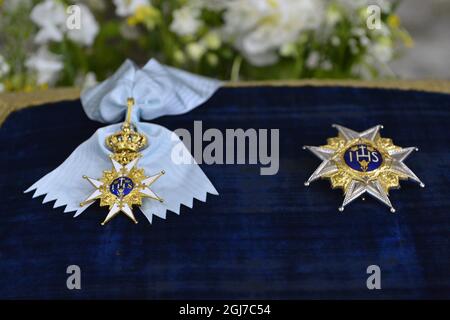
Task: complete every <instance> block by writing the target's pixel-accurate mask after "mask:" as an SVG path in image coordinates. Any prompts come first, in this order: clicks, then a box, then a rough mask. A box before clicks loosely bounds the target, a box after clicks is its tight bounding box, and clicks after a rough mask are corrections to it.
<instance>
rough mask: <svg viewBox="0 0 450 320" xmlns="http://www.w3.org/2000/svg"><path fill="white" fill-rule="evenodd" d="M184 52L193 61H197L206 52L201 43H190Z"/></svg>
mask: <svg viewBox="0 0 450 320" xmlns="http://www.w3.org/2000/svg"><path fill="white" fill-rule="evenodd" d="M186 52H187V54H188V56H189V57H190V58H191V59H192V60H194V61H198V60H200V59H201V58H202V57H203V55H204V54H205V52H206V48H205V46H204V45H203V44H201V43H195V42H193V43H190V44H188V45H187V47H186Z"/></svg>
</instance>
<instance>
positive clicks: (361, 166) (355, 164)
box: [344, 143, 383, 172]
mask: <svg viewBox="0 0 450 320" xmlns="http://www.w3.org/2000/svg"><path fill="white" fill-rule="evenodd" d="M344 161H345V163H346V164H347V166H349V167H350V168H352V169H353V170H356V171H359V172H370V171H374V170H376V169H378V168H379V167H380V166H381V164H382V163H383V156H382V155H381V153H380V151H378V150H377V149H375V148H374V147H372V146H370V145H367V144H365V143H361V144H357V145H354V146H351V147H350V148H348V149H347V150H346V151H345V153H344Z"/></svg>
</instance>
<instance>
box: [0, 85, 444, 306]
mask: <svg viewBox="0 0 450 320" xmlns="http://www.w3.org/2000/svg"><path fill="white" fill-rule="evenodd" d="M194 120H202V121H203V129H204V130H205V129H207V128H218V129H220V130H222V131H225V129H226V128H230V129H236V128H243V129H248V128H255V129H259V128H268V129H271V128H273V129H280V169H279V172H278V174H277V175H273V176H261V175H260V174H259V169H260V166H259V165H217V164H216V165H205V164H202V169H203V170H204V171H205V173H206V174H207V175H208V177H209V178H210V180H211V181H212V182H213V184H214V185H215V187H216V188H217V190H218V191H219V193H220V195H219V196H211V195H209V196H208V199H207V202H206V203H202V202H199V201H195V202H194V207H193V209H189V208H186V207H184V208H182V210H181V214H180V215H179V216H177V215H176V214H173V213H168V217H167V219H166V220H162V219H158V218H156V217H155V218H154V220H153V224H152V225H150V224H148V223H147V221H146V220H145V217H143V216H142V215H140V213H139V211H136V212H137V218H138V220H139V221H140V223H139V224H137V225H134V224H133V223H131V222H130V221H129V220H128V219H127V218H126V217H125V216H120V217H117V218H115V219H114V220H112V221H111V222H110V223H109V224H108V225H106V226H101V225H100V222H101V221H102V219H103V218H104V217H105V216H106V213H107V209H106V208H100V207H99V206H98V205H93V206H91V207H90V208H89V209H88V210H87V211H86V212H85V213H83V214H82V215H81V216H80V217H77V218H75V219H74V218H72V214H71V213H63V208H62V207H60V208H56V209H53V204H54V202H50V203H47V204H42V203H41V202H42V200H43V196H41V197H39V198H36V199H32V198H31V194H23V191H24V190H25V189H26V188H28V187H29V186H30V185H31V184H32V183H34V182H35V181H36V180H38V179H39V178H41V177H42V176H43V175H45V174H46V173H48V172H49V171H51V170H52V169H54V168H55V167H56V166H58V165H59V164H60V163H61V162H62V161H63V160H64V159H65V158H66V157H67V156H68V155H69V154H70V153H71V152H72V151H73V150H74V149H75V147H76V146H78V145H79V144H80V143H81V142H83V141H84V140H86V139H87V138H88V137H90V136H91V135H92V134H93V133H94V131H95V130H96V129H97V128H99V127H101V126H102V124H100V123H96V122H93V121H90V120H89V119H88V118H87V117H86V115H85V114H84V113H83V110H82V108H81V105H80V101H66V102H61V103H57V104H49V105H43V106H39V107H34V108H29V109H24V110H22V111H18V112H15V113H13V114H12V115H10V116H9V118H8V119H7V120H6V122H5V123H4V124H3V126H2V127H1V128H0V145H1V148H0V161H1V162H0V163H1V165H0V170H1V175H0V176H1V180H0V194H1V195H2V196H1V197H0V208H1V209H0V298H44V299H46V298H62V299H72V298H149V299H157V298H160V299H163V298H168V299H177V298H178V299H200V298H205V299H214V298H226V299H230V298H231V299H238V298H250V299H260V298H268V299H283V298H286V299H298V298H313V299H315V298H331V299H335V298H368V299H379V298H413V299H421V298H425V299H427V298H450V250H449V233H450V197H449V195H450V149H449V146H450V135H449V126H450V96H449V95H444V94H430V93H423V92H415V91H396V90H380V89H358V88H337V87H336V88H317V87H291V88H288V87H280V88H275V87H257V88H224V89H220V90H219V91H218V92H217V93H216V94H215V95H214V96H213V97H212V98H211V99H210V100H209V101H207V102H206V103H205V104H204V105H203V106H201V107H199V108H197V109H196V110H194V111H192V112H190V113H188V114H185V115H180V116H173V117H164V118H160V119H157V120H155V121H154V122H155V123H158V124H161V125H163V126H165V127H167V128H169V129H171V130H174V129H177V128H187V129H189V130H191V131H193V121H194ZM332 123H338V124H341V125H344V126H347V127H349V128H352V129H354V130H358V131H362V130H364V129H367V128H369V127H371V126H374V125H377V124H383V125H384V130H382V136H384V137H390V138H392V139H393V140H394V142H395V143H396V144H397V145H400V146H403V147H408V146H417V147H419V148H420V151H419V152H416V153H413V154H412V155H411V156H410V157H409V158H408V159H407V160H406V161H405V163H406V164H407V165H408V166H409V167H410V168H411V169H412V170H413V171H414V172H415V173H416V174H417V175H418V176H419V177H420V178H421V179H422V180H423V181H424V183H425V184H426V185H427V187H426V188H425V189H422V188H420V187H419V186H418V185H416V184H414V183H412V182H403V183H402V188H401V190H394V191H392V192H391V201H392V202H393V204H394V206H395V207H396V209H397V213H396V214H391V213H390V212H389V210H388V208H387V207H385V206H384V205H382V204H380V203H378V202H377V201H376V200H374V199H372V198H370V197H368V198H367V199H366V201H361V200H357V201H355V202H354V203H352V204H351V205H349V206H348V207H347V208H346V209H345V211H344V213H339V212H338V211H337V208H338V207H339V206H340V204H341V202H342V200H343V195H342V191H340V190H331V188H330V184H329V182H328V181H318V182H315V183H313V184H312V185H311V186H310V187H308V188H306V187H304V186H303V182H304V181H305V180H306V179H307V178H308V177H309V175H310V174H311V173H312V172H313V170H315V168H316V167H317V166H318V165H319V163H320V161H319V159H317V158H316V157H315V156H313V155H312V154H310V153H308V152H306V151H304V150H302V146H303V145H305V144H308V145H321V144H325V142H326V138H328V137H332V136H335V135H336V131H335V130H334V129H333V128H332V127H331V124H332ZM99 174H100V173H99ZM86 188H90V186H89V185H88V184H86ZM155 191H156V189H155ZM74 264H75V265H79V266H80V268H81V285H82V288H81V290H68V289H67V288H66V279H67V277H68V274H66V268H67V266H69V265H74ZM373 264H376V265H378V266H380V268H381V272H382V274H381V285H382V289H381V290H368V289H367V287H366V279H367V277H368V276H369V275H368V274H367V273H366V268H367V267H368V266H369V265H373Z"/></svg>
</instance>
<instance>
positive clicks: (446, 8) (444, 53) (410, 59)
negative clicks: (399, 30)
mask: <svg viewBox="0 0 450 320" xmlns="http://www.w3.org/2000/svg"><path fill="white" fill-rule="evenodd" d="M399 15H400V19H401V21H402V23H403V26H404V27H405V28H406V29H407V30H408V31H409V33H410V34H411V36H412V37H413V39H414V43H415V45H414V47H413V48H411V49H408V50H406V51H405V52H404V55H403V56H402V57H401V58H400V59H398V60H395V61H394V62H392V64H391V67H392V70H393V71H394V72H395V73H396V74H397V75H398V76H399V77H400V78H405V79H450V0H403V2H402V3H401V5H400V10H399Z"/></svg>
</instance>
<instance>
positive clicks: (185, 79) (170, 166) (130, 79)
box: [25, 59, 221, 223]
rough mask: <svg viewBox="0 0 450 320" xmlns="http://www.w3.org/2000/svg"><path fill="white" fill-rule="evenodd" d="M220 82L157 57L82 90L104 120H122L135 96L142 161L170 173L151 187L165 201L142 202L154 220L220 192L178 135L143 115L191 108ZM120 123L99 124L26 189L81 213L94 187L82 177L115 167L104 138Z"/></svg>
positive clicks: (88, 108) (150, 169)
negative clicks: (144, 142) (179, 157)
mask: <svg viewBox="0 0 450 320" xmlns="http://www.w3.org/2000/svg"><path fill="white" fill-rule="evenodd" d="M220 85H221V82H219V81H217V80H213V79H209V78H205V77H201V76H197V75H193V74H190V73H188V72H185V71H182V70H178V69H175V68H171V67H168V66H165V65H162V64H160V63H158V62H157V61H156V60H154V59H152V60H150V61H149V62H148V63H147V64H146V65H145V66H144V67H143V68H138V67H137V66H136V65H135V64H134V63H133V62H131V61H129V60H127V61H125V62H124V63H123V64H122V66H121V67H120V68H119V69H118V70H117V71H116V72H115V73H114V75H112V76H111V77H110V78H108V79H106V80H105V81H103V82H102V83H100V84H98V85H96V86H95V87H93V88H91V89H88V90H87V91H86V92H84V93H83V94H82V96H81V102H82V105H83V108H84V110H85V112H86V114H87V116H88V117H89V118H90V119H92V120H97V121H100V122H104V123H112V122H118V121H122V120H123V119H124V117H125V113H126V108H127V107H126V101H127V99H128V98H130V97H132V98H134V99H135V107H134V108H133V113H132V122H133V123H134V124H135V125H136V127H137V129H138V131H139V132H141V133H143V134H145V135H146V136H147V138H148V140H149V146H148V147H147V148H146V149H144V150H143V151H142V152H141V153H142V158H141V159H140V160H139V163H138V166H139V167H140V168H143V169H144V170H145V172H146V174H147V175H151V174H155V173H157V172H159V171H161V170H164V171H165V172H166V174H165V175H164V176H163V177H161V178H160V179H159V180H158V181H157V182H155V184H154V186H152V190H154V191H155V192H156V193H157V194H158V195H159V196H160V197H162V198H163V199H164V202H163V203H160V202H158V201H154V200H151V199H144V200H143V204H142V206H141V207H140V210H141V211H142V212H143V213H144V215H145V216H146V217H147V219H148V221H149V222H150V223H151V222H152V217H153V215H155V216H158V217H160V218H165V217H166V212H167V210H169V211H172V212H175V213H176V214H179V213H180V206H181V204H183V205H185V206H188V207H190V208H192V206H193V200H194V198H195V199H198V200H201V201H206V196H207V194H208V193H211V194H215V195H217V194H218V193H217V191H216V189H215V188H214V186H213V184H212V183H211V182H210V181H209V179H208V178H207V176H206V175H205V174H204V172H203V171H202V170H201V168H200V167H199V166H198V165H197V164H196V163H195V161H194V159H193V158H192V156H191V155H190V153H189V151H188V150H187V149H186V148H185V147H184V145H183V143H182V142H181V140H180V139H179V138H178V136H176V135H175V134H174V133H173V132H171V131H170V130H168V129H166V128H164V127H161V126H159V125H156V124H150V123H144V122H141V121H140V120H141V119H144V120H152V119H155V118H157V117H160V116H163V115H176V114H182V113H186V112H188V111H190V110H192V109H194V108H195V107H197V106H199V105H200V104H202V103H203V102H205V101H206V100H208V99H209V98H210V97H211V96H212V95H213V94H214V92H215V91H216V90H217V89H218V88H219V87H220ZM120 126H121V124H114V125H109V126H106V127H103V128H100V129H98V130H97V131H96V133H95V134H94V135H93V136H92V137H91V138H89V139H88V140H87V141H85V142H83V143H82V144H81V145H80V146H78V147H77V148H76V149H75V151H74V152H73V153H72V154H71V155H70V156H69V157H68V158H67V159H66V160H65V161H64V162H63V163H62V164H61V165H60V166H59V167H58V168H56V169H55V170H53V171H52V172H50V173H48V174H47V175H45V176H44V177H43V178H41V179H40V180H39V181H37V182H36V183H34V184H33V185H32V186H31V187H30V188H28V189H27V190H26V191H25V192H30V191H33V190H35V192H34V194H33V198H34V197H38V196H40V195H44V194H45V195H46V196H45V197H44V200H43V203H46V202H49V201H54V200H56V202H55V204H54V208H56V207H60V206H66V208H65V210H64V212H71V211H72V212H73V211H75V217H76V216H78V215H80V214H81V213H82V212H83V211H85V210H86V209H87V207H88V206H89V205H86V206H83V207H80V202H82V201H83V200H85V199H86V198H87V197H88V196H89V195H90V194H91V193H92V191H93V190H92V186H91V185H90V184H89V183H87V181H86V180H85V179H83V178H82V176H83V175H86V176H89V177H92V178H100V177H101V175H102V172H103V171H104V170H109V169H111V162H110V160H109V155H110V154H111V151H110V150H108V149H107V148H106V146H105V139H106V137H107V136H109V135H110V134H112V133H114V132H116V131H118V130H119V129H120ZM174 150H177V152H181V153H182V154H183V156H184V157H187V158H188V159H185V160H184V161H183V164H179V163H178V162H176V161H173V159H172V153H173V151H174Z"/></svg>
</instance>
